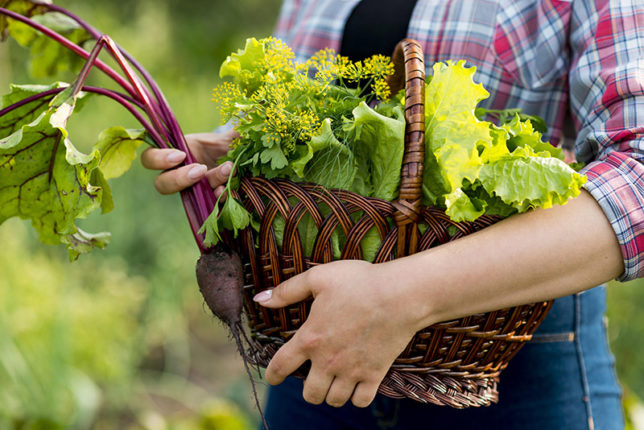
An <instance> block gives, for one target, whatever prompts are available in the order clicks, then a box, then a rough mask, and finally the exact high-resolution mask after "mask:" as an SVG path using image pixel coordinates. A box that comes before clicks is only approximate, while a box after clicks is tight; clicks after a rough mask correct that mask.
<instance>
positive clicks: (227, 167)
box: [221, 163, 233, 176]
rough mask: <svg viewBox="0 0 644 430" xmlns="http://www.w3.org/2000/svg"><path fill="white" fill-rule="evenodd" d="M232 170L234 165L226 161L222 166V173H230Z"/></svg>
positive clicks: (225, 174)
mask: <svg viewBox="0 0 644 430" xmlns="http://www.w3.org/2000/svg"><path fill="white" fill-rule="evenodd" d="M231 170H233V166H232V165H231V164H230V163H226V164H223V165H222V166H221V174H222V175H224V176H228V175H230V171H231Z"/></svg>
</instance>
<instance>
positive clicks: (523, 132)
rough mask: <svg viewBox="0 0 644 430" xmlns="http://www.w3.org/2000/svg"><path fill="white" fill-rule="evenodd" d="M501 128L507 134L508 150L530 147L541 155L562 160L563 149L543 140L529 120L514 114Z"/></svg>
mask: <svg viewBox="0 0 644 430" xmlns="http://www.w3.org/2000/svg"><path fill="white" fill-rule="evenodd" d="M501 128H503V129H504V130H506V131H507V132H508V134H509V139H508V141H507V146H508V150H509V151H510V152H512V151H514V150H515V149H516V148H518V147H530V148H532V149H533V150H534V152H536V153H539V154H540V156H542V157H555V158H558V159H559V160H562V161H563V159H564V154H563V150H562V149H561V148H556V147H554V146H552V145H551V144H550V142H544V141H543V140H542V139H541V137H542V135H541V133H540V132H539V131H537V130H535V129H534V127H533V125H532V122H531V121H527V120H521V118H519V116H518V115H515V116H514V118H513V119H512V121H509V122H507V123H506V124H503V125H502V126H501Z"/></svg>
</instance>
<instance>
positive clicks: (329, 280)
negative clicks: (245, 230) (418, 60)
mask: <svg viewBox="0 0 644 430" xmlns="http://www.w3.org/2000/svg"><path fill="white" fill-rule="evenodd" d="M643 14H644V8H643V7H642V5H641V2H639V4H638V1H636V0H632V1H626V0H621V1H620V0H618V1H607V0H596V1H586V0H572V1H563V0H548V1H537V0H518V1H505V0H471V1H468V2H459V1H449V0H446V1H437V0H418V1H410V0H405V1H400V0H398V1H396V2H392V1H385V0H363V1H362V2H359V0H317V1H314V0H286V1H285V2H284V6H283V8H282V12H281V16H280V20H279V24H278V28H277V36H278V37H280V38H282V39H283V40H284V41H285V42H286V43H288V44H289V45H290V46H291V47H292V48H293V49H294V50H295V52H296V54H297V55H298V57H299V58H298V59H300V60H302V59H305V58H307V57H309V56H310V55H312V54H313V53H314V52H315V51H317V50H319V49H321V48H324V47H330V48H334V49H336V50H338V51H340V52H341V53H342V54H344V55H348V56H349V57H351V58H353V59H360V58H364V57H365V56H368V55H371V54H375V53H386V54H389V53H390V52H391V51H392V49H393V46H394V45H395V43H396V42H397V41H398V40H399V39H402V38H403V37H404V36H408V37H411V38H414V39H416V40H418V41H419V42H421V44H422V45H423V48H424V54H425V60H426V63H427V64H428V65H431V64H433V63H434V62H436V61H443V60H447V59H465V60H467V62H468V63H469V64H470V65H475V66H476V67H477V77H478V80H479V81H481V83H482V84H483V86H484V87H485V88H486V89H488V91H489V92H490V93H491V94H492V96H491V97H490V98H489V99H487V100H485V101H484V106H485V107H488V108H493V109H503V108H506V107H519V108H522V109H523V111H524V112H526V113H530V114H536V115H539V116H541V117H543V118H544V119H545V120H546V123H547V124H548V126H549V130H550V131H549V133H548V134H547V135H546V136H545V137H546V138H547V139H549V140H550V141H551V142H552V143H553V144H561V143H562V142H563V140H564V131H565V130H566V129H567V128H570V129H572V130H573V134H574V133H576V140H575V144H574V149H575V152H576V155H577V157H578V159H579V161H581V162H584V163H587V166H586V167H585V169H584V173H585V174H586V175H587V176H588V183H587V184H586V186H585V190H584V191H583V192H582V194H581V195H580V196H579V197H577V198H575V199H573V200H571V201H570V202H569V203H568V204H567V205H565V206H557V207H554V208H551V209H547V210H535V211H531V212H529V213H526V214H522V215H516V216H513V217H511V218H509V219H506V220H504V221H502V222H500V223H498V224H496V225H494V226H492V227H490V228H487V229H485V230H483V231H481V232H478V233H476V234H474V235H471V236H468V237H466V238H463V239H460V240H458V241H455V242H452V243H449V244H446V245H443V246H440V247H438V248H434V249H431V250H429V251H425V252H422V253H419V254H416V255H413V256H410V257H406V258H401V259H398V260H395V261H393V262H389V263H385V264H380V265H372V264H369V263H366V262H360V261H339V262H334V263H331V264H327V265H323V266H319V267H316V268H314V269H312V270H309V271H307V272H305V273H303V274H302V275H299V276H297V277H294V278H291V279H289V280H288V281H286V282H284V283H282V284H281V285H279V286H278V287H277V288H275V289H274V290H273V291H271V292H265V293H261V294H259V295H258V296H257V297H256V298H255V300H256V301H257V302H259V303H260V304H261V305H263V306H267V307H271V308H273V307H282V306H285V305H287V304H290V303H294V302H297V301H300V300H303V299H305V298H306V297H308V296H311V295H313V297H314V302H313V305H312V309H311V314H310V316H309V318H308V320H307V321H306V323H305V324H304V325H303V326H302V327H301V328H300V329H299V330H298V332H297V334H296V335H295V336H294V337H293V338H292V339H291V340H290V341H289V342H288V343H287V344H286V345H285V346H284V347H282V348H281V349H280V350H279V352H278V353H277V354H276V355H275V357H274V358H273V360H272V361H271V363H270V365H269V366H268V368H267V370H266V380H267V381H268V382H269V383H270V384H273V385H277V384H280V383H282V382H283V381H284V380H285V378H287V376H288V375H289V374H290V373H291V372H293V371H294V370H295V369H297V368H298V367H299V366H300V365H301V364H302V363H304V362H305V361H307V360H310V361H311V371H310V373H309V375H308V377H307V379H306V381H305V382H304V383H302V382H300V381H296V380H292V379H290V378H289V379H286V382H285V383H283V384H281V385H277V386H276V387H274V388H272V389H271V390H270V392H269V400H268V404H267V408H266V413H267V418H268V422H269V425H271V426H272V427H273V428H276V429H290V428H293V429H296V428H297V429H299V428H308V429H337V428H364V429H370V428H400V429H403V428H425V427H434V426H435V427H437V428H439V427H441V426H445V425H450V426H451V427H452V428H470V427H472V428H499V427H501V426H504V427H505V428H522V429H525V428H541V429H543V428H547V429H559V428H561V429H563V428H566V429H577V428H579V429H582V428H583V429H585V428H597V429H618V428H622V427H623V420H622V413H621V408H620V390H619V387H618V385H617V383H616V380H615V375H614V372H613V367H612V358H611V355H610V353H609V352H608V349H607V345H606V340H605V329H604V326H603V322H602V315H603V310H604V289H603V287H598V288H593V287H595V286H596V285H599V284H601V283H603V282H605V281H608V280H610V279H615V278H618V279H620V280H629V279H635V278H638V277H641V276H643V275H644V210H643V209H642V207H643V204H642V203H643V202H644V185H643V183H644V179H643V178H644V166H643V165H642V161H643V159H644V119H643V116H644V88H643V87H644V82H643V79H642V75H643V72H642V69H641V64H640V65H638V61H640V62H641V60H640V58H641V56H642V54H643V53H644V28H642V25H643V24H642V23H643V21H644V15H643ZM569 117H571V119H569ZM230 138H231V134H230V133H223V134H208V133H206V134H200V135H192V136H190V139H189V140H190V144H191V148H193V149H194V151H195V155H196V157H197V159H199V160H201V161H202V162H203V163H205V165H194V166H184V167H181V168H178V169H175V170H172V171H169V172H165V173H163V174H161V175H160V176H159V177H158V178H157V180H156V186H157V189H158V190H159V191H160V192H162V193H171V192H176V191H178V190H180V189H182V188H183V187H187V186H189V185H191V184H193V183H194V182H196V181H198V180H200V179H202V178H203V177H204V176H206V177H207V178H208V179H209V181H210V183H211V184H212V186H213V187H214V188H215V193H216V194H220V193H221V192H223V186H222V184H223V183H224V182H225V179H226V177H227V175H228V173H229V172H230V168H231V166H230V165H229V164H224V165H222V166H220V167H214V166H215V161H216V159H217V158H218V157H219V156H220V155H222V154H223V153H224V152H225V151H226V149H227V145H228V143H229V141H230ZM183 158H184V155H183V154H182V153H180V152H176V151H172V150H158V149H151V150H148V151H146V152H145V153H144V155H143V163H144V165H146V166H147V167H149V168H153V169H169V168H172V167H174V166H176V165H177V164H178V163H180V162H181V161H182V160H183ZM392 285H395V286H396V288H389V287H390V286H392ZM348 286H350V288H347V287H348ZM551 298H560V299H558V300H556V301H555V305H554V307H553V309H552V311H551V312H550V314H549V316H548V317H547V319H546V321H545V322H544V323H543V324H542V326H541V327H540V329H539V331H538V333H537V335H536V336H535V341H534V342H533V343H531V344H529V345H527V346H526V347H524V348H523V349H522V350H521V351H520V353H519V354H518V355H517V356H516V357H515V359H514V360H513V361H512V362H511V363H510V365H509V367H508V369H507V370H506V371H505V372H504V373H503V374H502V378H501V385H500V387H499V391H500V402H499V404H498V405H495V406H491V407H489V408H480V409H468V410H453V409H450V408H442V407H436V406H431V405H423V404H419V403H416V402H413V401H411V400H402V401H397V400H391V399H388V398H384V397H382V396H379V395H378V396H376V391H377V388H378V385H379V383H380V381H381V380H382V378H383V377H384V376H385V374H386V372H387V369H388V368H389V366H390V365H391V363H392V362H393V361H394V359H395V357H396V356H397V355H398V354H399V353H400V352H401V351H402V349H403V348H404V347H405V345H406V344H407V343H408V341H409V340H410V339H411V337H412V335H413V333H415V332H416V331H417V330H419V329H421V328H423V327H426V326H429V325H431V324H433V323H436V322H439V321H444V320H449V319H453V318H456V317H460V316H464V315H470V314H474V313H478V312H484V311H490V310H494V309H500V308H505V307H510V306H515V305H519V304H523V303H532V302H536V301H541V300H547V299H551ZM355 315H360V318H355ZM383 321H387V324H383ZM349 401H350V402H351V403H352V404H353V405H349V404H347V402H349Z"/></svg>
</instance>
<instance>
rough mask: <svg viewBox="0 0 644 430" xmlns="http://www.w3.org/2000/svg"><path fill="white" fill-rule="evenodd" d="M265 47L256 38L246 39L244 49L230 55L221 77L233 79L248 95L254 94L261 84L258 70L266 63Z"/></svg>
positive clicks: (224, 64)
mask: <svg viewBox="0 0 644 430" xmlns="http://www.w3.org/2000/svg"><path fill="white" fill-rule="evenodd" d="M265 53H266V51H265V45H264V43H263V42H261V41H258V40H257V39H255V38H254V37H252V38H250V39H246V46H245V47H244V49H239V50H238V51H237V52H234V53H232V54H231V55H229V56H228V57H227V58H226V60H225V61H224V62H223V64H222V65H221V68H220V69H219V77H220V78H222V79H223V78H227V77H230V78H232V79H233V82H235V83H236V84H238V85H239V86H240V87H241V88H242V89H244V90H246V91H247V93H248V94H251V93H252V92H254V91H255V90H256V89H257V88H258V87H259V85H260V83H261V79H262V77H261V75H260V73H259V70H258V68H259V67H260V65H261V64H262V63H263V61H264V57H265Z"/></svg>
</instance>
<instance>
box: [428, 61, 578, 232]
mask: <svg viewBox="0 0 644 430" xmlns="http://www.w3.org/2000/svg"><path fill="white" fill-rule="evenodd" d="M475 71H476V68H474V67H470V68H467V67H465V62H464V61H459V62H458V63H454V62H451V61H448V62H446V63H438V64H435V65H434V68H433V72H434V73H433V76H432V77H431V79H430V80H429V82H428V83H427V85H426V91H425V97H426V100H425V107H426V108H425V124H426V135H425V147H426V155H425V173H424V176H423V203H424V204H426V205H432V206H437V207H440V208H443V209H445V211H446V213H447V215H448V216H449V217H450V218H451V219H452V220H454V221H474V220H475V219H476V218H478V217H479V216H481V215H483V214H485V213H487V214H494V215H501V216H509V215H511V214H513V213H517V212H519V213H520V212H525V211H527V210H528V209H531V208H535V207H543V208H548V207H551V206H552V205H553V204H555V203H556V204H560V205H563V204H565V203H566V202H567V201H568V199H569V198H571V197H576V196H577V195H579V193H580V189H581V186H582V185H583V184H584V183H585V181H586V179H585V177H584V176H582V175H580V174H579V173H577V172H576V171H575V170H573V169H572V168H571V167H570V166H568V165H567V164H566V163H564V162H563V154H562V151H561V149H559V148H555V147H554V146H552V145H551V144H550V143H548V142H544V141H543V140H542V135H541V132H540V131H538V130H536V129H535V126H534V125H533V121H532V117H529V116H527V117H525V119H522V118H521V116H520V115H519V113H518V112H516V110H515V111H513V115H506V116H505V118H507V120H506V121H505V122H504V123H502V124H500V125H495V124H493V123H491V122H488V121H483V120H481V119H479V116H480V115H477V112H478V113H480V111H479V110H477V108H476V105H477V104H478V103H479V102H480V101H481V100H484V99H485V98H486V97H488V95H489V94H488V93H487V91H485V89H483V87H482V86H481V85H480V84H475V83H474V80H473V75H474V73H475ZM495 112H497V113H498V112H500V111H495Z"/></svg>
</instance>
